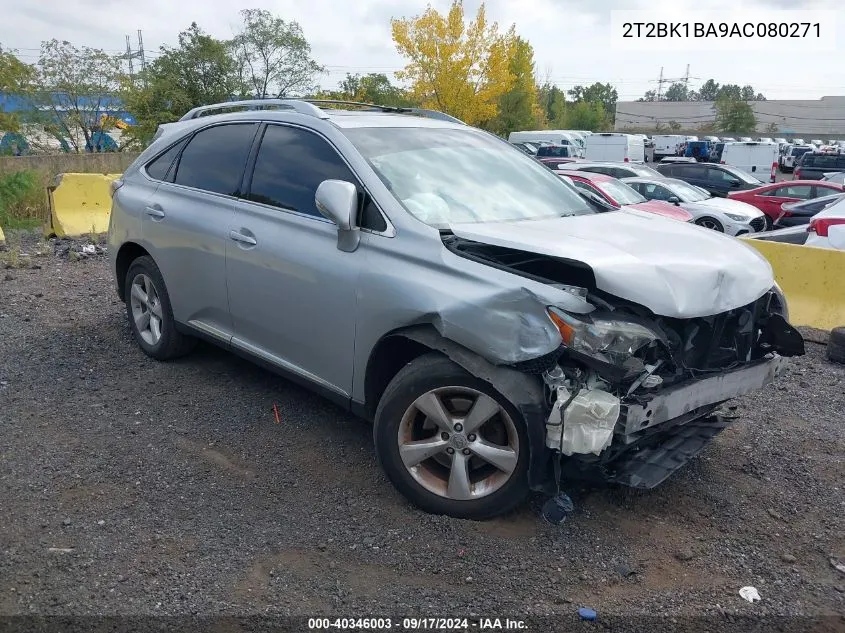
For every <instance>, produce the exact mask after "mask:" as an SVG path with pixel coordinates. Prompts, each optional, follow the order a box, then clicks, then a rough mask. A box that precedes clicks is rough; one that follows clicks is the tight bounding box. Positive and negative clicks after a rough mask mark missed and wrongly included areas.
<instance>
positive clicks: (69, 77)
mask: <svg viewBox="0 0 845 633" xmlns="http://www.w3.org/2000/svg"><path fill="white" fill-rule="evenodd" d="M120 77H121V60H120V58H119V57H116V56H112V55H108V54H107V53H105V52H104V51H102V50H100V49H96V48H88V47H87V46H83V47H82V48H77V47H76V46H74V45H73V44H71V43H70V42H67V41H61V42H60V41H59V40H55V39H54V40H50V41H48V42H42V44H41V54H40V56H39V59H38V64H37V70H36V73H35V78H34V81H33V85H32V89H31V90H30V91H29V95H28V96H29V99H30V100H31V102H32V105H33V106H34V107H33V108H32V110H31V111H30V113H28V115H27V117H28V121H29V122H31V123H34V124H38V125H39V126H41V127H43V128H44V130H45V131H46V132H47V133H48V134H50V135H52V136H54V137H56V138H57V139H59V140H60V141H64V142H65V143H67V144H68V146H69V148H70V149H72V150H73V151H75V152H81V151H84V150H85V149H87V148H91V147H93V145H94V144H93V143H92V137H93V136H94V134H95V133H96V132H98V131H100V130H101V129H102V121H103V119H104V118H105V117H107V116H108V114H109V113H110V112H113V111H114V110H115V109H116V107H117V104H116V103H115V102H114V97H113V95H114V94H115V92H116V91H117V88H118V86H119V85H120ZM102 131H106V130H102Z"/></svg>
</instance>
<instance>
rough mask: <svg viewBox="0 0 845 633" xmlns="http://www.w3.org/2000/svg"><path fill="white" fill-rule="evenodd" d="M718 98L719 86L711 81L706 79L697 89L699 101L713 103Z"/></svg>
mask: <svg viewBox="0 0 845 633" xmlns="http://www.w3.org/2000/svg"><path fill="white" fill-rule="evenodd" d="M718 96H719V84H718V83H717V82H716V81H715V80H713V79H708V80H707V81H705V82H704V83H703V84H701V88H699V89H698V99H699V101H715V100H716V98H717V97H718Z"/></svg>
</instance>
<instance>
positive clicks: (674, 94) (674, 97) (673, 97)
mask: <svg viewBox="0 0 845 633" xmlns="http://www.w3.org/2000/svg"><path fill="white" fill-rule="evenodd" d="M689 96H690V95H689V89H688V88H687V85H686V84H685V83H684V82H682V81H678V82H675V83H673V84H672V85H671V86H669V87H668V88H667V89H666V93H665V94H664V95H663V101H689V100H690V98H689Z"/></svg>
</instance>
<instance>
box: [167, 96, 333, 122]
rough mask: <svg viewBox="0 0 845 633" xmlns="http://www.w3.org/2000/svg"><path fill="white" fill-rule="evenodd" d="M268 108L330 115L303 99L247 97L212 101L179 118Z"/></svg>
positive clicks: (321, 117)
mask: <svg viewBox="0 0 845 633" xmlns="http://www.w3.org/2000/svg"><path fill="white" fill-rule="evenodd" d="M267 108H280V109H285V110H294V111H295V112H299V113H300V114H308V115H310V116H313V117H317V118H318V119H328V118H329V115H328V114H326V113H325V112H323V111H322V110H321V109H320V108H318V107H317V106H315V105H313V104H311V103H308V102H307V101H303V100H301V99H247V100H244V101H226V102H223V103H212V104H211V105H204V106H199V107H196V108H194V109H192V110H189V111H188V112H186V113H185V114H184V116H182V118H181V119H179V120H180V121H188V120H190V119H196V118H199V117H201V116H206V115H207V114H210V113H214V112H215V111H221V110H235V109H246V110H264V109H267Z"/></svg>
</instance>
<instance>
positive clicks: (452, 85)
mask: <svg viewBox="0 0 845 633" xmlns="http://www.w3.org/2000/svg"><path fill="white" fill-rule="evenodd" d="M390 25H391V29H392V34H393V41H394V43H395V44H396V49H397V50H398V51H399V54H400V55H402V56H403V57H405V58H407V59H408V60H409V61H408V64H407V65H406V66H405V68H404V69H403V70H402V71H400V72H397V73H396V76H397V77H398V78H399V79H400V80H406V81H408V82H410V84H411V88H410V92H411V95H412V98H414V99H415V100H417V101H418V102H419V103H421V104H422V106H423V107H427V108H435V109H437V110H441V111H443V112H447V113H449V114H451V115H453V116H455V117H457V118H459V119H461V120H463V121H464V122H466V123H468V124H470V125H478V124H480V123H483V122H485V121H490V120H491V119H492V118H493V117H495V116H496V114H497V111H498V101H499V98H500V97H501V96H502V95H503V94H505V93H506V92H507V91H508V90H510V89H511V87H512V86H513V83H514V77H513V75H512V74H511V73H510V63H509V59H508V52H509V50H510V47H511V45H510V43H511V41H512V40H513V38H514V37H515V34H514V28H513V27H511V28H510V29H509V30H508V31H507V32H506V33H504V34H501V33H499V27H498V25H497V24H496V23H495V22H494V23H489V22H488V21H487V14H486V10H485V7H484V3H482V4H481V5H480V6H479V8H478V13H477V14H476V16H475V21H473V22H470V23H469V24H465V23H464V7H463V3H462V1H461V0H453V2H452V6H451V7H450V9H449V12H448V13H447V14H446V15H445V16H444V15H441V14H440V13H438V12H437V11H436V10H435V9H433V8H432V7H431V6H429V7H428V8H427V9H426V10H425V12H424V13H423V14H422V15H419V16H416V17H413V18H404V19H392V20H391V21H390Z"/></svg>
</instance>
